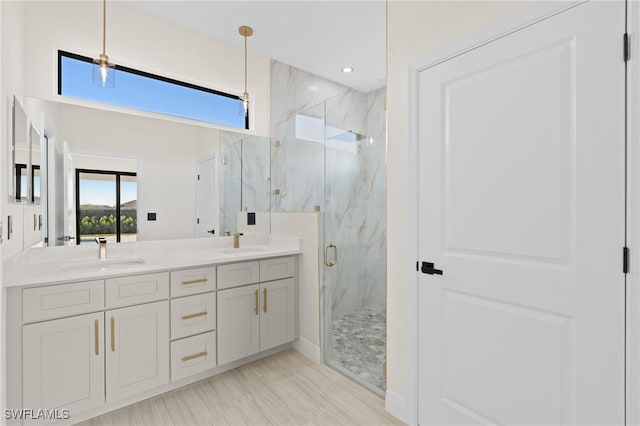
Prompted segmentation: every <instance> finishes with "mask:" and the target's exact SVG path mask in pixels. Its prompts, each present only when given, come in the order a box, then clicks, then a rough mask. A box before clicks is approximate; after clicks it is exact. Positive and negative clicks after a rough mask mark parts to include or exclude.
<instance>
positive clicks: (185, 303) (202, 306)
mask: <svg viewBox="0 0 640 426" xmlns="http://www.w3.org/2000/svg"><path fill="white" fill-rule="evenodd" d="M215 328H216V294H215V293H206V294H197V295H195V296H189V297H181V298H179V299H173V300H171V340H175V339H180V338H183V337H187V336H191V335H194V334H198V333H202V332H205V331H211V330H214V329H215Z"/></svg>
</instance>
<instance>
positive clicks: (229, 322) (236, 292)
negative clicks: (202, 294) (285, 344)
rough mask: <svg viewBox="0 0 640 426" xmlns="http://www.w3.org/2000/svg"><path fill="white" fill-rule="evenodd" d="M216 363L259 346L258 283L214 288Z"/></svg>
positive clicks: (238, 356) (246, 352)
mask: <svg viewBox="0 0 640 426" xmlns="http://www.w3.org/2000/svg"><path fill="white" fill-rule="evenodd" d="M217 296H218V309H217V311H218V330H217V331H218V365H223V364H226V363H229V362H231V361H235V360H238V359H241V358H244V357H247V356H249V355H253V354H256V353H258V351H259V350H260V286H259V285H258V284H254V285H249V286H244V287H238V288H232V289H229V290H220V291H218V294H217Z"/></svg>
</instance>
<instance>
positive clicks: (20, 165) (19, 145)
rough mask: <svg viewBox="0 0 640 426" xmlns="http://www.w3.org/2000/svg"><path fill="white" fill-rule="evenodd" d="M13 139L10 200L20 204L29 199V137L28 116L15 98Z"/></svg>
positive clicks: (10, 159)
mask: <svg viewBox="0 0 640 426" xmlns="http://www.w3.org/2000/svg"><path fill="white" fill-rule="evenodd" d="M12 110H13V114H12V120H11V122H12V126H11V128H12V138H11V143H10V144H9V153H8V154H9V155H8V158H9V167H8V170H9V178H8V182H9V185H10V186H9V200H10V201H14V202H20V201H23V200H27V199H28V197H27V195H28V188H27V186H28V177H27V176H28V175H27V166H28V164H29V137H28V124H27V114H26V112H25V110H24V107H23V106H22V104H21V103H20V101H18V99H17V98H16V97H14V98H13V108H12Z"/></svg>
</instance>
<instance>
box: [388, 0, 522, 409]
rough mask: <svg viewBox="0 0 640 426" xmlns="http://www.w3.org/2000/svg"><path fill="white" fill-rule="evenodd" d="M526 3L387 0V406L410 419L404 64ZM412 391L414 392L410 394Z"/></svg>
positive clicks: (411, 270) (410, 263)
mask: <svg viewBox="0 0 640 426" xmlns="http://www.w3.org/2000/svg"><path fill="white" fill-rule="evenodd" d="M530 5H531V3H527V2H508V1H505V2H500V1H496V2H484V1H471V2H463V1H459V2H458V1H456V2H453V1H424V2H420V1H391V2H390V3H389V22H388V31H389V33H388V34H389V75H388V92H387V93H388V97H387V125H388V133H387V135H388V151H387V196H388V198H387V227H388V229H387V235H388V237H387V256H388V263H387V267H388V269H387V365H388V370H387V371H388V377H387V409H388V410H390V411H391V412H392V414H394V415H397V416H398V417H400V418H401V419H403V420H404V421H406V422H415V414H416V413H412V412H409V411H408V405H407V402H408V401H409V400H410V399H411V397H412V395H411V393H412V392H414V390H413V389H411V387H410V380H409V377H411V375H414V376H415V371H408V369H407V368H408V367H407V366H408V361H409V358H410V356H411V354H410V353H409V352H408V350H407V345H408V343H409V338H413V336H408V332H410V330H415V328H416V327H417V324H408V323H407V320H408V319H407V310H408V289H409V285H412V277H413V274H414V268H415V261H416V260H417V259H414V258H411V257H410V256H411V255H412V253H411V252H410V249H411V247H410V241H411V236H412V235H413V234H414V232H415V230H413V229H410V226H412V225H411V224H410V223H409V221H408V214H409V213H408V210H409V209H408V207H409V201H410V197H412V196H413V195H414V194H409V192H408V188H409V174H408V173H409V172H408V169H409V167H408V164H409V152H408V137H409V133H408V127H407V116H408V108H407V106H408V102H409V98H408V80H407V75H408V66H409V64H411V63H414V62H415V61H417V60H420V59H422V58H426V56H427V55H428V54H429V53H430V52H432V51H433V50H435V49H437V48H442V47H444V46H447V45H451V44H455V43H460V42H461V41H463V40H464V38H465V37H466V36H469V35H472V34H474V33H477V32H479V31H480V30H482V29H484V28H486V27H488V26H490V25H491V24H493V23H496V22H499V21H502V20H505V19H507V18H508V17H510V16H514V15H516V14H519V13H522V12H523V11H524V10H525V9H526V8H528V7H530ZM413 396H415V395H413Z"/></svg>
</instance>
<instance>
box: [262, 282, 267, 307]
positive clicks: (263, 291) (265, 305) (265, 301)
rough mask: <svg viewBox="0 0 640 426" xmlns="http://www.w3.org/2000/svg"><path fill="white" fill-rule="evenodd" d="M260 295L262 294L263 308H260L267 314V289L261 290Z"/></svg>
mask: <svg viewBox="0 0 640 426" xmlns="http://www.w3.org/2000/svg"><path fill="white" fill-rule="evenodd" d="M262 293H263V294H264V306H263V307H262V309H263V310H264V312H265V313H267V289H266V288H265V289H264V290H262Z"/></svg>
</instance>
